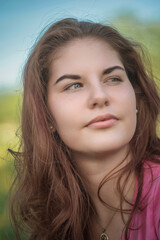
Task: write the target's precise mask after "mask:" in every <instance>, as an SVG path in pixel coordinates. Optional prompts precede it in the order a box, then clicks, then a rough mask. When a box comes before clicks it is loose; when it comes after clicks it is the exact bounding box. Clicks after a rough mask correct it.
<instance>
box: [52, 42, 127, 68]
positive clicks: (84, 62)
mask: <svg viewBox="0 0 160 240" xmlns="http://www.w3.org/2000/svg"><path fill="white" fill-rule="evenodd" d="M115 64H119V65H121V66H123V64H122V62H121V60H120V57H119V54H118V53H117V52H116V51H115V50H114V49H113V48H112V46H111V45H109V44H108V43H107V42H105V41H104V40H101V39H97V38H91V37H85V38H83V39H74V40H72V41H70V42H68V43H66V44H65V45H64V46H62V47H60V48H59V49H58V50H57V52H56V54H55V55H54V59H53V61H52V64H51V68H52V69H51V70H54V71H59V70H61V71H62V69H64V70H65V69H66V70H70V68H72V70H73V69H76V68H78V69H79V68H80V67H83V68H87V69H90V68H92V69H95V67H99V66H102V65H103V66H102V67H107V66H109V65H110V66H112V65H115Z"/></svg>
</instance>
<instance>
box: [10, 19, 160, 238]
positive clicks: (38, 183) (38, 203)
mask: <svg viewBox="0 0 160 240" xmlns="http://www.w3.org/2000/svg"><path fill="white" fill-rule="evenodd" d="M85 37H93V38H95V39H101V40H103V41H105V42H107V43H108V44H110V45H111V46H112V48H113V49H114V50H116V51H117V53H118V54H119V56H120V59H121V61H122V63H123V65H124V67H125V70H126V73H127V75H128V78H129V80H130V82H131V84H132V86H133V88H134V90H135V93H136V98H137V108H138V119H137V127H136V131H135V134H134V136H133V138H132V140H131V142H130V151H131V153H132V160H131V161H130V162H129V163H128V164H127V165H126V166H125V167H124V168H123V169H121V171H120V172H119V180H121V179H122V176H124V173H127V177H126V178H127V179H128V178H129V177H130V175H131V173H133V172H135V173H136V176H137V180H138V193H137V197H136V200H135V204H134V206H133V208H132V210H131V212H130V216H129V219H128V221H127V222H125V226H126V228H125V239H128V233H129V230H131V228H130V223H131V220H132V218H133V215H134V214H135V212H136V211H137V210H138V209H140V197H141V192H142V185H143V167H142V166H143V162H144V161H145V160H146V159H148V158H149V159H150V160H151V161H154V162H159V161H158V159H157V157H156V156H157V155H160V150H159V147H160V142H159V139H158V136H157V131H156V128H157V120H158V115H159V109H160V98H159V95H158V90H157V87H156V84H155V82H154V79H153V74H152V72H151V71H150V70H149V71H148V68H147V65H146V64H145V63H144V59H145V58H144V57H145V55H144V54H143V51H142V49H141V47H140V45H139V44H137V43H135V42H133V41H131V40H128V39H126V38H124V37H123V36H122V35H121V34H120V33H119V32H118V31H117V30H116V29H114V28H113V27H111V26H106V25H102V24H100V23H93V22H91V21H78V20H77V19H74V18H66V19H63V20H60V21H58V22H56V23H54V24H52V25H51V26H50V27H49V28H48V29H47V30H46V31H45V32H44V33H43V35H42V36H41V38H40V39H39V40H38V41H37V43H36V44H35V46H34V48H33V50H32V52H31V54H30V56H29V58H28V60H27V63H26V65H25V68H24V76H23V77H24V95H23V96H24V97H23V105H22V125H21V132H22V137H21V145H20V148H19V151H18V152H15V151H13V150H11V149H9V151H10V152H11V154H12V155H13V156H14V158H15V167H16V172H17V175H16V178H15V181H14V183H13V186H12V193H13V196H12V201H11V205H10V212H11V217H12V221H13V224H14V226H15V229H16V230H15V231H16V235H17V239H20V235H19V230H22V231H23V232H24V233H26V234H28V236H29V239H30V240H51V239H52V240H53V239H54V240H60V239H61V240H69V239H70V240H84V239H90V234H91V229H90V223H91V216H92V211H93V209H94V206H93V204H92V201H91V199H90V196H89V194H88V193H87V190H86V188H85V185H84V183H83V180H82V179H81V176H80V174H79V172H78V170H77V169H76V167H75V166H74V165H73V163H72V159H71V157H70V150H69V149H68V147H67V146H66V145H65V144H64V143H63V141H62V140H61V139H60V137H59V135H58V133H53V132H51V131H50V125H51V124H53V123H54V120H53V117H52V116H51V114H50V112H49V109H48V106H47V84H48V81H49V77H50V71H49V70H50V64H51V62H52V61H54V56H55V54H56V52H57V51H58V49H59V48H60V47H62V46H64V45H65V44H66V43H68V42H69V41H71V40H73V39H83V38H85ZM120 182H121V181H117V189H118V191H119V193H120V196H121V203H122V202H123V201H127V200H126V199H125V196H124V191H123V190H124V186H122V185H121V184H120ZM102 185H103V183H101V185H100V186H99V190H98V196H99V198H100V194H99V192H100V189H101V186H102ZM101 201H102V200H101ZM130 204H131V203H130ZM121 206H122V204H121ZM120 211H121V214H122V215H123V209H122V208H121V209H120Z"/></svg>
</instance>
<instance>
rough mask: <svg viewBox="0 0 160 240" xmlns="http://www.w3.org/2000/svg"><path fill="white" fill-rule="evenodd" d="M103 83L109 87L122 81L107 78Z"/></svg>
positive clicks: (115, 78) (116, 78) (117, 78)
mask: <svg viewBox="0 0 160 240" xmlns="http://www.w3.org/2000/svg"><path fill="white" fill-rule="evenodd" d="M105 82H107V83H108V84H111V85H116V84H118V83H120V82H122V80H121V78H119V77H109V78H107V79H106V80H105Z"/></svg>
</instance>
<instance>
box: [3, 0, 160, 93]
mask: <svg viewBox="0 0 160 240" xmlns="http://www.w3.org/2000/svg"><path fill="white" fill-rule="evenodd" d="M123 11H129V12H133V14H134V15H135V16H137V17H138V18H140V19H142V20H143V21H147V20H157V19H160V0H139V1H138V0H135V1H133V0H113V1H112V0H110V1H108V0H0V33H1V34H0V56H1V57H0V89H3V88H10V89H13V90H14V91H16V90H18V89H20V87H19V86H21V85H22V84H21V73H22V69H23V66H24V63H25V59H26V57H27V55H28V53H29V50H30V48H31V46H32V45H33V43H34V41H35V39H36V38H37V36H38V34H39V33H40V31H41V30H42V29H43V28H44V27H45V26H46V25H47V24H48V23H50V22H53V21H57V20H60V19H62V18H65V17H76V18H79V19H91V20H94V21H98V22H105V21H108V22H112V21H113V20H114V18H115V17H116V16H117V14H118V13H120V12H123Z"/></svg>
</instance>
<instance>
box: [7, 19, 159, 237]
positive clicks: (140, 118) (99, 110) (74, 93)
mask: <svg viewBox="0 0 160 240" xmlns="http://www.w3.org/2000/svg"><path fill="white" fill-rule="evenodd" d="M159 109H160V98H159V96H158V93H157V90H156V86H155V83H154V80H153V76H152V74H150V75H149V74H148V71H147V70H146V68H145V67H144V58H142V56H141V54H140V47H139V45H138V44H136V43H134V42H131V41H129V40H127V39H125V38H124V37H123V36H121V35H120V34H119V33H118V32H117V31H116V30H115V29H113V28H112V27H110V26H104V25H101V24H99V23H93V22H83V21H78V20H76V19H72V18H69V19H63V20H61V21H59V22H57V23H55V24H53V25H52V26H50V27H49V29H48V30H47V31H46V32H45V33H44V35H43V36H42V37H41V39H39V41H38V42H37V44H36V46H35V47H34V49H33V51H32V53H31V54H30V56H29V59H28V61H27V63H26V66H25V70H24V99H23V108H22V144H21V148H20V151H19V152H13V151H11V150H10V151H11V152H12V154H13V155H14V156H15V159H16V166H17V168H16V169H17V178H16V180H15V182H14V185H13V186H16V191H15V193H14V197H13V199H12V205H11V215H12V219H13V222H14V224H15V227H16V229H17V235H18V229H23V231H24V232H25V233H26V234H28V236H29V237H28V238H27V239H30V240H91V239H92V240H99V239H101V240H109V239H110V240H120V239H121V240H124V239H130V240H147V239H148V240H156V239H160V201H159V199H160V159H159V155H160V142H159V139H158V136H157V133H156V127H157V118H158V114H159Z"/></svg>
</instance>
